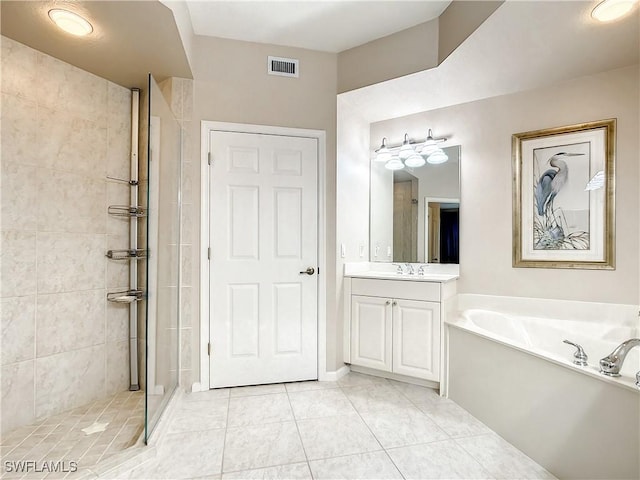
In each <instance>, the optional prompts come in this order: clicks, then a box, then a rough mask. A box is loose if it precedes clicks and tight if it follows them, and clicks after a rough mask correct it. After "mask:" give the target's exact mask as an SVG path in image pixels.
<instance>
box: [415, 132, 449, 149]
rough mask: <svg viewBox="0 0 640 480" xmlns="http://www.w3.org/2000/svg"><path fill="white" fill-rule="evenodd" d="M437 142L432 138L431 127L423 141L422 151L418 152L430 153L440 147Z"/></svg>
mask: <svg viewBox="0 0 640 480" xmlns="http://www.w3.org/2000/svg"><path fill="white" fill-rule="evenodd" d="M440 141H441V142H443V141H444V139H441V140H440ZM438 143H439V142H438V141H436V140H435V139H434V138H433V133H432V132H431V129H429V133H428V134H427V139H426V140H425V141H424V145H423V147H422V151H421V152H420V154H421V155H431V154H432V153H433V152H435V151H436V150H440V148H439V147H438Z"/></svg>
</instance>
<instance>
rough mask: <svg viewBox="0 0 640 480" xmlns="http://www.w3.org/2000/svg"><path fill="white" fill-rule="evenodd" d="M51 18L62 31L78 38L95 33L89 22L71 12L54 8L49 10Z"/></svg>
mask: <svg viewBox="0 0 640 480" xmlns="http://www.w3.org/2000/svg"><path fill="white" fill-rule="evenodd" d="M49 18H50V19H51V20H52V21H53V23H55V24H56V25H57V26H58V27H60V28H61V29H62V30H64V31H65V32H67V33H70V34H71V35H75V36H77V37H83V36H85V35H89V34H90V33H91V32H93V26H92V25H91V24H90V23H89V22H88V21H87V20H85V19H84V18H82V17H81V16H80V15H78V14H77V13H74V12H71V11H69V10H62V9H60V8H54V9H53V10H49Z"/></svg>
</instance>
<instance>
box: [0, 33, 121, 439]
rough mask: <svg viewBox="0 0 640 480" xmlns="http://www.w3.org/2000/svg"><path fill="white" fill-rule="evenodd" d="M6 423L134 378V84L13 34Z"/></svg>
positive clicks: (6, 44)
mask: <svg viewBox="0 0 640 480" xmlns="http://www.w3.org/2000/svg"><path fill="white" fill-rule="evenodd" d="M1 56H2V178H1V181H2V202H1V205H2V212H1V220H2V228H1V230H2V238H1V242H2V244H1V261H2V278H1V283H0V287H1V296H2V315H1V317H2V318H1V325H2V356H1V360H2V431H3V432H6V431H8V430H11V429H13V428H15V427H18V426H20V425H25V424H29V423H32V422H33V421H34V420H35V419H36V418H39V417H46V416H48V415H52V414H57V413H60V412H62V411H64V410H68V409H70V408H74V407H77V406H80V405H83V404H85V403H88V402H91V401H93V400H95V399H97V398H100V397H102V396H104V395H105V394H109V393H115V392H119V391H123V390H126V389H127V388H128V385H129V368H128V355H129V348H128V346H129V342H128V311H129V309H128V307H127V306H126V305H125V306H122V305H116V304H111V303H108V302H107V301H106V293H107V291H110V290H116V291H117V290H118V289H126V288H128V284H129V277H128V265H127V263H121V262H114V261H109V260H107V259H106V257H105V253H106V250H107V249H110V248H113V249H121V248H128V244H129V239H128V232H129V229H128V221H127V220H126V219H125V220H121V219H118V218H109V217H108V215H107V206H108V205H110V204H120V205H122V204H127V203H128V198H129V186H128V185H123V184H120V183H115V182H112V181H108V180H107V179H106V176H107V175H110V176H114V177H117V178H122V179H128V178H129V150H130V129H131V126H130V112H131V103H130V102H131V100H130V97H131V94H130V91H129V90H127V89H125V88H122V87H120V86H117V85H115V84H113V83H110V82H108V81H107V80H104V79H102V78H99V77H96V76H95V75H92V74H90V73H87V72H85V71H83V70H80V69H78V68H76V67H73V66H71V65H69V64H67V63H64V62H61V61H59V60H56V59H55V58H53V57H50V56H48V55H45V54H43V53H40V52H38V51H36V50H33V49H31V48H29V47H26V46H24V45H22V44H20V43H17V42H15V41H13V40H10V39H8V38H6V37H2V55H1Z"/></svg>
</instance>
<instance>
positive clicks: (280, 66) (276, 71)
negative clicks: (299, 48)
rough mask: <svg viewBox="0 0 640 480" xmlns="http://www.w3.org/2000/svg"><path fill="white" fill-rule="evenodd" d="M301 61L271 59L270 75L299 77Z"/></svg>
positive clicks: (279, 58)
mask: <svg viewBox="0 0 640 480" xmlns="http://www.w3.org/2000/svg"><path fill="white" fill-rule="evenodd" d="M298 63H299V61H298V60H296V59H295V58H282V57H271V56H270V57H269V59H268V62H267V66H268V72H267V73H269V75H280V76H281V77H296V78H297V77H299V76H300V72H299V69H298Z"/></svg>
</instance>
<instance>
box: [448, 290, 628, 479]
mask: <svg viewBox="0 0 640 480" xmlns="http://www.w3.org/2000/svg"><path fill="white" fill-rule="evenodd" d="M453 303H455V304H456V305H455V307H454V308H452V309H451V311H450V314H449V315H448V316H447V320H446V324H445V338H446V340H445V346H446V350H447V351H446V365H447V370H448V373H447V378H446V380H447V381H446V391H447V395H448V396H449V398H451V399H452V400H454V401H455V402H457V403H459V404H460V405H461V406H462V407H464V408H465V409H466V410H468V411H469V412H470V413H471V414H473V415H474V416H476V417H477V418H478V419H480V420H481V421H483V422H484V423H486V424H487V425H488V426H489V427H491V428H492V429H493V430H495V431H496V432H497V433H498V434H500V435H501V436H503V437H504V438H505V439H506V440H508V441H509V442H511V443H512V444H513V445H515V446H516V447H518V448H519V449H521V450H522V451H523V452H525V453H526V454H527V455H529V456H530V457H531V458H533V459H534V460H535V461H536V462H538V463H540V464H541V465H543V466H544V467H545V468H547V469H548V470H549V471H550V472H552V473H553V474H554V475H556V476H558V477H559V478H567V479H572V478H574V479H578V478H594V479H595V478H602V479H610V480H611V479H627V478H638V477H639V476H640V466H639V463H638V451H639V449H640V432H639V431H638V428H637V425H638V423H639V422H640V408H638V407H639V406H640V389H638V388H637V387H636V386H635V372H636V371H637V370H638V369H640V353H639V352H638V349H635V350H632V351H631V352H630V353H629V355H628V356H627V358H626V361H625V364H624V366H623V368H622V371H621V373H622V376H621V377H617V378H613V377H607V376H604V375H602V374H600V373H599V369H598V362H599V360H600V358H602V357H604V356H606V355H608V354H609V353H611V352H612V351H613V349H614V348H615V347H616V346H617V345H619V344H620V343H622V342H623V341H625V340H627V339H629V338H634V337H637V336H638V330H639V328H638V327H639V324H638V307H637V306H636V305H612V304H599V303H589V302H568V301H559V300H543V299H528V298H515V297H491V296H483V295H466V294H461V295H458V296H457V297H456V300H455V302H453ZM564 339H569V340H571V341H573V342H575V343H578V344H580V345H582V347H583V348H584V349H585V351H586V353H587V355H588V356H589V359H588V366H585V367H580V366H576V365H574V364H573V360H574V358H573V353H574V351H575V349H574V348H573V347H571V346H570V345H566V344H564V343H562V341H563V340H564Z"/></svg>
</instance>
